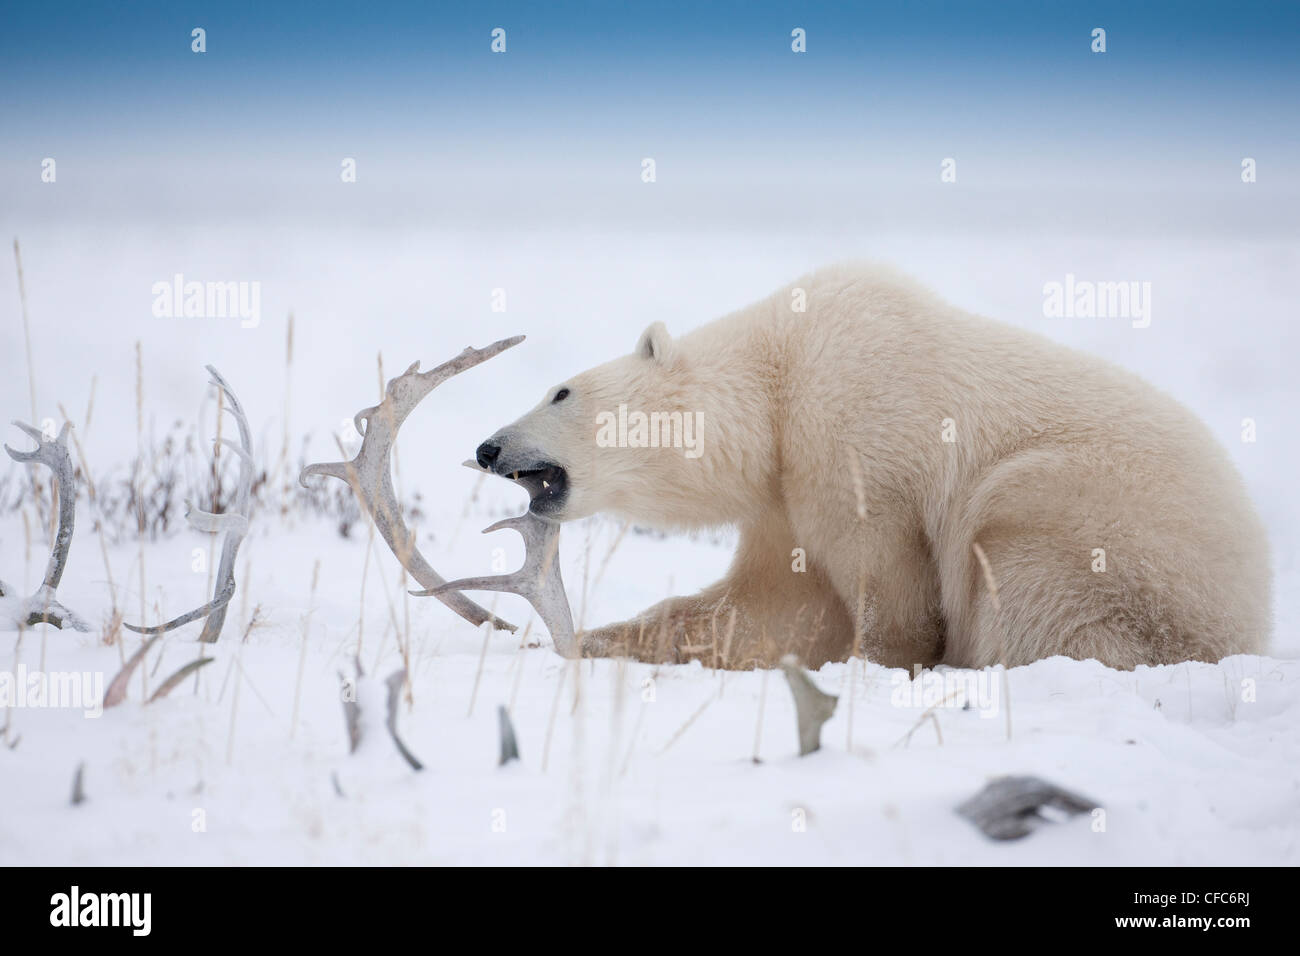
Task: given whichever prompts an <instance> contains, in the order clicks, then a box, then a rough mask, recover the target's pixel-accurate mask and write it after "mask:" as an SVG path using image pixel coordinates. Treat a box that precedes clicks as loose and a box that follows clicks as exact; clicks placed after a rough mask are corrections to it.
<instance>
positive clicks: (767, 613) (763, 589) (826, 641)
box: [580, 514, 853, 669]
mask: <svg viewBox="0 0 1300 956" xmlns="http://www.w3.org/2000/svg"><path fill="white" fill-rule="evenodd" d="M793 549H794V545H793V538H792V536H791V535H790V533H789V527H788V524H787V522H786V520H785V517H784V515H783V514H774V515H769V516H766V518H765V519H764V520H760V521H756V522H754V523H753V524H751V525H749V526H747V527H746V528H744V529H743V530H742V531H741V537H740V547H739V548H738V549H737V551H736V557H735V559H734V560H733V562H732V566H731V570H730V571H729V573H728V574H727V576H726V577H725V578H723V579H722V580H721V581H719V582H718V583H717V584H714V585H712V586H711V587H708V588H705V589H704V590H703V591H701V592H700V593H699V594H696V595H692V596H689V597H674V598H669V599H668V600H666V601H661V602H660V603H659V604H656V605H655V606H654V607H651V608H649V609H648V610H646V611H644V612H643V613H641V614H639V615H637V616H636V617H635V618H632V619H631V620H628V621H622V622H620V623H618V624H610V625H607V626H605V627H601V628H597V629H595V630H592V631H586V632H584V633H583V634H582V635H581V636H580V641H581V646H582V653H583V654H584V655H586V656H592V657H631V658H634V659H636V660H642V661H649V662H654V663H678V662H683V661H688V660H699V661H701V662H703V663H705V664H708V665H710V666H712V667H725V668H729V669H740V668H750V667H764V666H775V664H776V663H777V662H778V661H779V660H780V659H781V657H782V656H783V655H785V654H791V653H793V654H795V655H797V656H798V657H799V658H801V659H802V660H803V661H805V662H806V663H809V664H812V665H813V666H816V665H820V664H821V663H823V662H825V661H828V660H842V659H844V658H845V657H847V656H848V653H849V650H850V648H851V647H852V645H853V624H852V621H851V620H850V618H849V615H848V612H847V610H846V608H845V607H844V603H843V602H842V601H841V600H840V598H839V596H838V594H837V593H836V592H835V589H834V588H833V586H832V585H831V582H830V580H829V579H828V578H827V577H826V576H825V575H823V574H822V573H821V572H820V571H819V570H818V569H816V568H807V569H806V570H801V571H798V572H795V571H794V570H793V569H792V568H791V567H790V560H791V552H792V550H793Z"/></svg>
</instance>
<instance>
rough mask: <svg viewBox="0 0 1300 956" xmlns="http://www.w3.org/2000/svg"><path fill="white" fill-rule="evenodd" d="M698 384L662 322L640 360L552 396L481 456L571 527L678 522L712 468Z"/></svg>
mask: <svg viewBox="0 0 1300 956" xmlns="http://www.w3.org/2000/svg"><path fill="white" fill-rule="evenodd" d="M695 378H696V375H695V374H694V373H693V371H692V369H691V365H690V363H689V362H688V361H687V360H686V356H685V355H684V354H683V353H682V351H681V350H680V349H679V348H678V343H675V342H674V341H673V340H672V338H671V337H670V336H669V335H668V330H667V329H666V328H665V327H664V324H663V323H662V322H656V323H654V324H653V325H651V326H650V327H649V328H648V329H646V330H645V332H644V333H643V334H642V335H641V338H640V340H639V341H638V342H637V345H636V349H635V350H634V351H633V352H632V354H631V355H626V356H623V357H622V358H618V359H615V360H614V361H612V362H607V363H605V364H604V365H599V366H597V367H595V368H593V369H589V370H588V371H586V372H582V373H581V374H579V375H575V376H574V377H572V378H569V379H566V380H565V381H563V382H561V383H560V384H558V385H555V386H553V387H551V388H549V389H548V390H547V391H546V394H545V396H544V397H543V398H542V400H541V402H539V403H538V404H537V406H536V407H535V408H533V409H532V411H530V412H528V413H527V414H526V415H524V416H523V417H522V418H520V419H519V420H518V421H515V422H513V423H512V424H509V425H507V426H506V427H504V428H502V429H500V430H499V431H498V432H497V433H496V434H494V435H493V436H492V437H491V438H489V439H488V440H487V441H485V442H483V444H481V445H479V447H478V452H477V455H476V456H475V457H476V458H477V460H478V463H479V465H480V466H481V467H483V468H487V469H489V470H490V471H492V472H494V473H496V474H498V475H502V476H504V477H507V478H512V479H514V480H515V481H516V482H518V483H519V484H520V485H522V486H523V487H524V488H525V489H526V490H527V491H528V494H529V495H530V497H531V498H532V501H531V503H530V505H529V509H530V510H531V511H532V512H534V513H535V514H539V515H543V516H545V517H548V518H553V519H556V520H559V521H569V520H572V519H575V518H582V517H586V516H587V515H591V514H595V513H596V512H602V511H607V512H614V513H617V514H622V515H624V516H626V517H629V518H634V519H637V520H643V521H647V522H650V523H660V524H671V523H673V513H674V512H673V505H674V502H673V499H674V498H675V497H677V496H678V495H680V493H681V492H683V491H684V490H685V489H687V488H689V486H690V485H691V483H692V482H693V481H696V482H698V481H699V480H700V479H699V477H698V475H699V473H700V472H701V471H702V470H703V467H702V463H701V462H700V461H699V459H700V457H701V456H702V455H703V450H704V445H703V440H704V435H703V434H702V427H703V426H704V425H706V424H707V423H706V422H705V421H704V419H705V415H704V412H703V410H702V409H701V408H700V407H699V406H698V405H697V404H693V403H692V400H691V399H690V398H689V396H691V394H692V392H693V388H692V381H693V380H694V379H695ZM692 470H694V472H695V473H696V474H695V475H692V474H691V472H692ZM678 507H680V503H678Z"/></svg>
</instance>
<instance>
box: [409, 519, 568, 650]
mask: <svg viewBox="0 0 1300 956" xmlns="http://www.w3.org/2000/svg"><path fill="white" fill-rule="evenodd" d="M502 528H510V529H511V530H513V531H517V532H519V535H520V536H521V537H522V538H523V539H524V564H523V567H521V568H520V569H519V570H518V571H515V572H512V573H511V574H497V575H487V576H485V577H477V578H461V579H460V580H457V581H449V582H448V583H446V584H442V585H440V586H438V587H436V588H430V589H428V590H426V591H418V592H417V591H413V592H411V593H413V594H417V595H420V596H423V595H426V594H428V595H432V596H434V597H438V596H439V595H440V594H441V593H442V592H444V591H457V590H464V591H505V592H509V593H512V594H518V595H519V596H520V597H522V598H524V599H525V600H526V601H528V603H529V604H531V605H532V606H533V607H534V608H535V609H536V611H537V614H538V616H539V617H541V619H542V623H543V624H545V625H546V629H547V630H548V631H550V632H551V640H553V641H554V642H555V649H556V650H557V651H558V652H559V653H561V654H563V655H564V656H566V657H570V656H573V655H574V654H576V652H577V641H576V640H575V638H574V632H573V613H572V611H571V610H570V609H569V599H568V596H567V595H566V594H565V593H564V580H563V578H561V576H560V563H559V561H558V560H557V558H558V556H559V550H560V523H559V522H558V521H550V520H548V519H546V518H543V517H540V516H539V515H535V514H533V513H532V512H531V511H527V512H525V513H524V514H521V515H519V516H518V517H514V518H506V519H504V520H502V521H498V522H496V524H493V525H490V526H489V527H487V528H484V529H483V533H484V534H488V533H490V532H492V531H499V530H501V529H502Z"/></svg>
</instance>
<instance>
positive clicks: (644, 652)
mask: <svg viewBox="0 0 1300 956" xmlns="http://www.w3.org/2000/svg"><path fill="white" fill-rule="evenodd" d="M665 636H666V635H665V634H664V631H663V628H662V627H660V628H655V629H653V631H652V630H651V629H650V628H648V627H645V626H643V625H642V623H641V622H640V621H625V622H623V623H621V624H610V625H607V626H605V627H598V628H596V629H595V630H593V631H584V632H583V633H582V634H581V635H579V641H580V643H579V647H580V648H581V649H582V656H583V657H630V658H632V659H633V660H638V661H645V662H646V663H650V664H673V663H677V662H678V653H677V642H676V641H668V640H664V638H665Z"/></svg>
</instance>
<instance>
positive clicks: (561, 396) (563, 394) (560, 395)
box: [551, 388, 569, 405]
mask: <svg viewBox="0 0 1300 956" xmlns="http://www.w3.org/2000/svg"><path fill="white" fill-rule="evenodd" d="M568 397H569V390H568V389H567V388H562V389H560V390H559V391H558V392H556V393H555V397H554V398H553V399H551V404H552V405H554V404H555V403H556V402H562V401H564V400H565V399H566V398H568Z"/></svg>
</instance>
